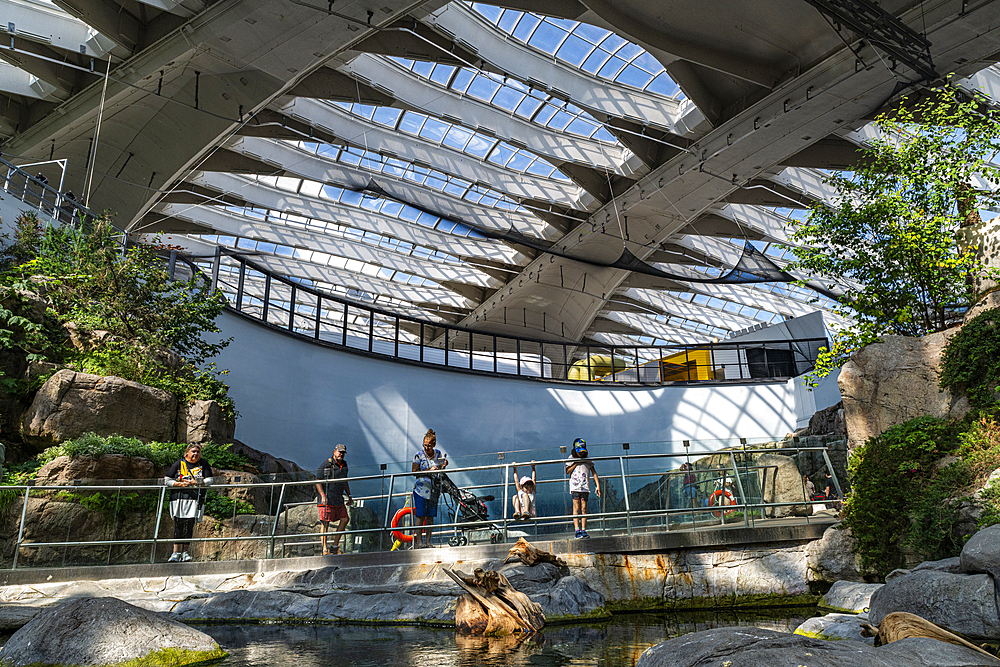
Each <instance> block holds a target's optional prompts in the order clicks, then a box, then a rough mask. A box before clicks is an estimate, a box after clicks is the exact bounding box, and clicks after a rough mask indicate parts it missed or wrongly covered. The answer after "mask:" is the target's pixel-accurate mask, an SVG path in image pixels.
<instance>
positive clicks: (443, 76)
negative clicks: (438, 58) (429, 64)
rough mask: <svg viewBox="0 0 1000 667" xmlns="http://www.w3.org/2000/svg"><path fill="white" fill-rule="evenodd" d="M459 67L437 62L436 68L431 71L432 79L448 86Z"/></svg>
mask: <svg viewBox="0 0 1000 667" xmlns="http://www.w3.org/2000/svg"><path fill="white" fill-rule="evenodd" d="M456 69H458V68H457V67H455V66H454V65H444V64H442V63H437V64H436V65H434V70H433V71H432V72H431V75H430V79H431V81H433V82H434V83H436V84H438V85H440V86H445V87H447V86H448V82H449V81H451V78H452V77H453V76H454V75H455V70H456Z"/></svg>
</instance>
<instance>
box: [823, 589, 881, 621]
mask: <svg viewBox="0 0 1000 667" xmlns="http://www.w3.org/2000/svg"><path fill="white" fill-rule="evenodd" d="M882 586H883V584H862V583H859V582H856V581H838V582H837V583H835V584H834V585H833V586H831V587H830V590H828V591H827V592H826V595H824V596H823V602H822V606H824V607H828V608H830V609H836V610H838V611H847V612H851V613H853V614H859V613H861V612H863V611H865V610H866V609H867V608H868V605H869V603H870V601H871V597H872V594H873V593H875V591H877V590H878V589H880V588H882Z"/></svg>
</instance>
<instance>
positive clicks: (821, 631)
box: [795, 614, 875, 645]
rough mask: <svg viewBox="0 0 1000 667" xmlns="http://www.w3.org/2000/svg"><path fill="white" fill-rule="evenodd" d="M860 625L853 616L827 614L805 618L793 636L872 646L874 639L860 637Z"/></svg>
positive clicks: (859, 621) (858, 620)
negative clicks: (853, 642)
mask: <svg viewBox="0 0 1000 667" xmlns="http://www.w3.org/2000/svg"><path fill="white" fill-rule="evenodd" d="M861 623H862V620H861V619H860V618H858V616H857V615H855V614H827V615H826V616H815V617H813V618H807V619H806V620H805V621H804V622H803V623H802V625H800V626H799V627H797V628H795V634H797V635H802V636H803V637H812V638H813V639H826V640H837V641H841V640H848V641H855V642H861V643H863V644H872V645H874V643H875V638H874V637H864V636H862V635H861Z"/></svg>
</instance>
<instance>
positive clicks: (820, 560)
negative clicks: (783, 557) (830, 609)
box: [806, 525, 863, 583]
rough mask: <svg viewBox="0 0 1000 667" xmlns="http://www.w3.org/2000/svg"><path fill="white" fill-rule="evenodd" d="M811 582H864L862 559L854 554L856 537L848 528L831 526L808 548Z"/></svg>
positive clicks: (807, 560) (807, 558) (807, 557)
mask: <svg viewBox="0 0 1000 667" xmlns="http://www.w3.org/2000/svg"><path fill="white" fill-rule="evenodd" d="M806 562H807V563H808V567H809V571H808V579H809V581H829V582H831V583H832V582H837V581H863V578H862V573H863V571H862V568H861V559H860V558H859V557H858V556H856V555H855V554H854V537H853V536H852V535H851V531H850V530H849V529H847V528H844V527H841V526H839V525H837V526H830V527H829V528H827V529H826V530H825V531H823V537H822V538H820V539H818V540H813V541H812V542H810V543H809V544H808V546H807V547H806Z"/></svg>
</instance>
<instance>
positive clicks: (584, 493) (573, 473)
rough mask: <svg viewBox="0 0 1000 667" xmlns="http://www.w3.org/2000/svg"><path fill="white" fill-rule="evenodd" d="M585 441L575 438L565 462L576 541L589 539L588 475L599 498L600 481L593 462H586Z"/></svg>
mask: <svg viewBox="0 0 1000 667" xmlns="http://www.w3.org/2000/svg"><path fill="white" fill-rule="evenodd" d="M586 459H587V441H586V440H584V439H583V438H577V439H576V440H574V441H573V452H572V453H571V454H570V455H569V459H568V460H567V461H566V474H567V475H569V492H570V495H571V496H572V497H573V528H575V529H576V533H575V535H574V536H575V537H576V538H577V539H580V538H583V537H590V535H588V534H587V499H588V498H590V475H591V474H593V475H594V488H595V490H596V491H597V497H598V498H600V497H601V480H600V478H599V477H598V476H597V469H596V468H595V467H594V462H593V461H587V460H586Z"/></svg>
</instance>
